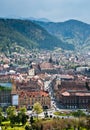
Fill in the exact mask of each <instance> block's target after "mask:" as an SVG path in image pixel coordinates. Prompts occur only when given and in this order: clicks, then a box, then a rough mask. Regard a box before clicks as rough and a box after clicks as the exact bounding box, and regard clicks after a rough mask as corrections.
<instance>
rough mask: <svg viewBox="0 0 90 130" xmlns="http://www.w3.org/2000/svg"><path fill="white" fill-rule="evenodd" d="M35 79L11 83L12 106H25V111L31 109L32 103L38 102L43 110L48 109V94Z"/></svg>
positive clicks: (39, 81)
mask: <svg viewBox="0 0 90 130" xmlns="http://www.w3.org/2000/svg"><path fill="white" fill-rule="evenodd" d="M37 78H38V77H37ZM37 78H36V77H35V78H32V79H30V81H28V82H24V81H23V82H21V83H20V82H15V81H13V87H12V92H11V95H12V105H16V106H17V107H22V106H26V108H27V109H32V108H33V105H34V103H36V102H39V103H40V104H41V105H42V107H43V108H50V106H51V105H50V103H51V101H50V96H49V93H48V92H45V91H44V88H43V87H44V86H43V82H42V81H41V80H40V79H37Z"/></svg>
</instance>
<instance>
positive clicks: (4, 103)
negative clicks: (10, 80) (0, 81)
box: [0, 88, 11, 108]
mask: <svg viewBox="0 0 90 130" xmlns="http://www.w3.org/2000/svg"><path fill="white" fill-rule="evenodd" d="M9 105H11V90H8V89H6V88H5V89H0V107H2V108H6V107H8V106H9Z"/></svg>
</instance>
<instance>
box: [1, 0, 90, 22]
mask: <svg viewBox="0 0 90 130" xmlns="http://www.w3.org/2000/svg"><path fill="white" fill-rule="evenodd" d="M0 17H9V18H10V17H15V18H16V17H23V18H29V17H34V18H47V19H49V20H50V21H54V22H63V21H66V20H69V19H76V20H80V21H83V22H86V23H89V24H90V0H0Z"/></svg>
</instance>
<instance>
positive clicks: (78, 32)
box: [37, 19, 90, 49]
mask: <svg viewBox="0 0 90 130" xmlns="http://www.w3.org/2000/svg"><path fill="white" fill-rule="evenodd" d="M37 23H38V24H39V25H41V26H42V27H44V28H45V29H46V30H47V31H48V32H49V33H50V34H52V35H55V36H56V37H57V38H59V39H61V40H62V41H64V42H67V43H69V44H73V45H74V46H75V49H80V48H81V46H84V48H85V45H89V48H90V24H87V23H84V22H81V21H78V20H74V19H71V20H67V21H65V22H55V23H54V22H49V23H45V22H37Z"/></svg>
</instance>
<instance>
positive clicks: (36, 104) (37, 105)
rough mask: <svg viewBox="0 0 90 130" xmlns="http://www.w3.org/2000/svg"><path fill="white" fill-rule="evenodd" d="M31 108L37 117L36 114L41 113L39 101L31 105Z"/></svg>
mask: <svg viewBox="0 0 90 130" xmlns="http://www.w3.org/2000/svg"><path fill="white" fill-rule="evenodd" d="M33 110H34V112H36V114H37V118H38V114H40V113H42V112H43V108H42V106H41V104H40V103H39V102H36V103H35V104H34V106H33Z"/></svg>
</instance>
